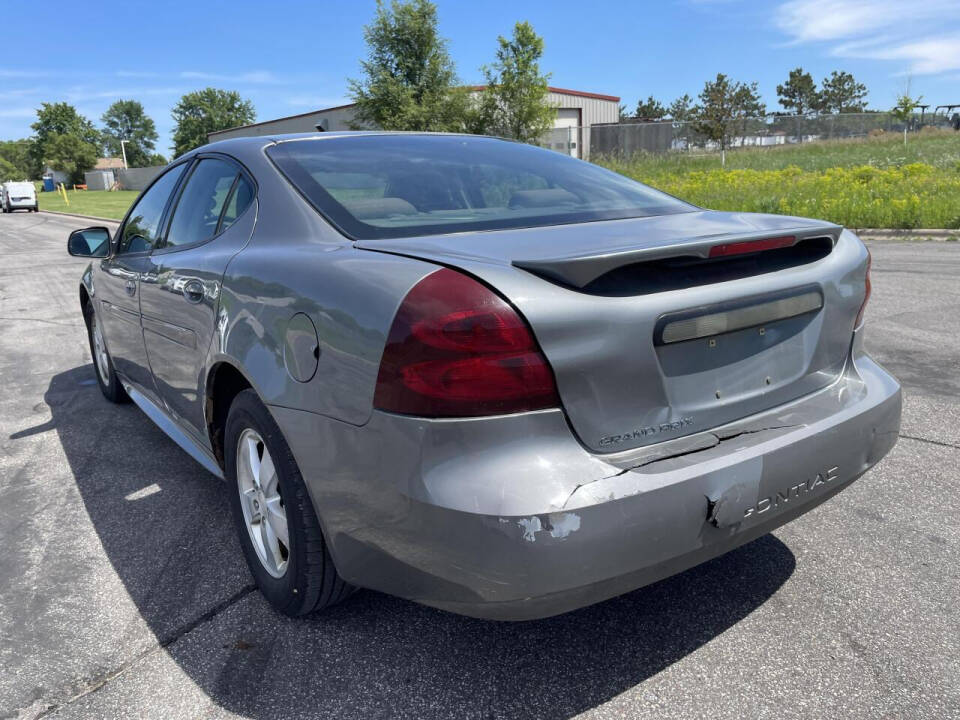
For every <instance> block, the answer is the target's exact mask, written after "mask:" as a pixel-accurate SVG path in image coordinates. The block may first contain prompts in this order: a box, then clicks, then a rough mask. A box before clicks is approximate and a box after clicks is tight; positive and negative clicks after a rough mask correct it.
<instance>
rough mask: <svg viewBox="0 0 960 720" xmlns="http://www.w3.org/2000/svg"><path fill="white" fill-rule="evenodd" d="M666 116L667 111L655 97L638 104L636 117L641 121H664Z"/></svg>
mask: <svg viewBox="0 0 960 720" xmlns="http://www.w3.org/2000/svg"><path fill="white" fill-rule="evenodd" d="M666 114H667V109H666V108H665V107H664V106H663V105H662V104H661V103H660V101H659V100H657V99H656V98H654V97H653V95H651V96H650V97H648V98H647V99H646V100H640V101H638V102H637V112H636V113H635V115H636V116H637V117H638V118H639V119H641V120H662V119H663V118H664V117H665V116H666Z"/></svg>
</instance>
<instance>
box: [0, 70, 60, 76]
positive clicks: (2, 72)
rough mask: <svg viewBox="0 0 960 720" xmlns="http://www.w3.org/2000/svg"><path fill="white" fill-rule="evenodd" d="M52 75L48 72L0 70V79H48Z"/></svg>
mask: <svg viewBox="0 0 960 720" xmlns="http://www.w3.org/2000/svg"><path fill="white" fill-rule="evenodd" d="M51 74H52V73H51V72H50V71H49V70H2V69H0V78H39V77H49V76H50V75H51Z"/></svg>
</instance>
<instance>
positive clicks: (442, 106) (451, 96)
mask: <svg viewBox="0 0 960 720" xmlns="http://www.w3.org/2000/svg"><path fill="white" fill-rule="evenodd" d="M363 34H364V39H365V40H366V43H367V59H366V60H363V61H361V63H360V67H361V70H362V71H363V78H362V79H360V80H350V81H349V83H350V95H351V97H352V99H353V101H354V103H356V108H355V110H354V117H355V122H354V127H355V128H358V129H359V128H363V127H372V128H380V129H383V130H432V131H449V130H462V129H463V127H464V123H465V121H466V115H467V107H468V105H469V97H468V91H467V89H466V88H460V87H458V81H457V74H456V71H455V69H454V65H453V61H452V60H451V59H450V55H449V53H448V52H447V43H446V41H445V40H444V39H443V38H441V37H440V34H439V32H438V29H437V8H436V5H434V4H433V3H432V2H429V1H428V0H409V1H408V2H401V1H400V0H393V2H392V3H391V4H390V6H389V7H388V6H387V5H385V4H384V2H382V0H377V12H376V15H375V16H374V19H373V22H372V23H370V24H369V25H367V26H366V27H365V28H364V33H363Z"/></svg>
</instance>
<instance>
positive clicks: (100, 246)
mask: <svg viewBox="0 0 960 720" xmlns="http://www.w3.org/2000/svg"><path fill="white" fill-rule="evenodd" d="M67 252H68V253H70V254H71V255H73V256H74V257H91V258H102V257H106V256H107V255H108V254H109V252H110V231H109V230H107V228H105V227H90V228H86V229H84V230H74V231H73V232H72V233H70V237H69V238H67Z"/></svg>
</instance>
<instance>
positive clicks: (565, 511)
mask: <svg viewBox="0 0 960 720" xmlns="http://www.w3.org/2000/svg"><path fill="white" fill-rule="evenodd" d="M855 348H856V349H855V352H854V356H855V361H854V362H851V363H849V366H848V368H847V370H846V371H845V373H844V375H843V376H842V377H841V378H840V379H839V380H838V381H837V382H836V383H834V384H833V385H831V386H830V387H828V388H826V389H824V390H821V391H819V392H817V393H814V394H812V395H809V396H807V397H805V398H802V399H800V400H798V401H795V402H793V403H790V404H788V405H785V406H782V407H779V408H776V409H775V410H771V411H768V412H766V413H763V414H761V415H758V416H754V417H751V418H749V419H746V420H744V421H740V422H739V423H733V424H731V425H729V426H726V427H724V428H719V429H715V430H713V431H712V432H710V433H700V434H698V435H696V436H689V437H687V438H681V439H679V440H677V441H673V442H671V443H661V444H659V445H658V446H652V447H650V448H645V449H643V450H642V451H641V452H639V453H633V454H630V453H625V454H620V455H609V456H598V455H594V454H591V453H589V452H587V451H586V450H584V449H583V448H582V446H581V445H580V444H579V443H578V442H577V441H576V440H575V438H574V437H573V435H572V434H571V432H570V430H569V428H568V427H567V425H566V423H565V420H564V418H563V415H562V413H561V412H560V411H545V412H540V413H529V414H523V415H516V416H509V417H501V418H492V419H491V418H484V419H476V420H454V421H433V420H423V419H418V418H404V417H398V416H392V415H388V414H383V413H374V417H373V418H372V419H371V421H370V423H368V424H367V425H366V426H364V427H362V428H361V427H354V426H350V425H346V424H344V423H339V422H337V421H333V420H330V419H329V418H323V417H321V416H318V415H312V414H310V413H303V412H300V411H292V410H287V409H283V408H271V410H272V411H273V412H274V415H275V417H276V418H277V420H278V423H279V424H280V426H281V428H282V429H283V431H284V433H285V435H286V437H287V439H288V441H289V442H290V445H291V448H292V449H293V451H294V454H295V456H296V458H297V461H298V463H299V464H300V468H301V470H302V471H303V474H304V477H305V478H307V482H308V487H309V489H310V492H311V495H312V497H313V500H314V503H315V505H316V507H317V509H318V512H319V515H320V518H321V523H322V524H323V527H324V530H325V534H326V537H327V538H328V540H329V543H330V549H331V552H332V554H333V556H334V560H335V562H336V563H337V567H338V569H339V571H340V573H341V574H342V575H343V576H344V577H345V578H346V579H347V580H348V581H350V582H353V583H355V584H358V585H361V586H364V587H368V588H373V589H376V590H381V591H384V592H387V593H390V594H393V595H399V596H401V597H406V598H409V599H411V600H415V601H418V602H421V603H425V604H428V605H433V606H436V607H440V608H444V609H447V610H451V611H454V612H457V613H462V614H465V615H472V616H476V617H485V618H494V619H503V620H524V619H534V618H540V617H546V616H550V615H555V614H558V613H562V612H566V611H569V610H572V609H575V608H578V607H582V606H584V605H588V604H591V603H594V602H598V601H600V600H604V599H607V598H609V597H613V596H615V595H618V594H621V593H624V592H627V591H629V590H632V589H635V588H638V587H641V586H643V585H646V584H649V583H652V582H655V581H657V580H660V579H662V578H665V577H668V576H670V575H673V574H675V573H678V572H681V571H683V570H685V569H687V568H689V567H692V566H694V565H696V564H698V563H701V562H704V561H705V560H708V559H710V558H712V557H715V556H717V555H720V554H722V553H724V552H727V551H728V550H731V549H733V548H735V547H737V546H739V545H742V544H744V543H746V542H749V541H750V540H753V539H755V538H757V537H759V536H761V535H763V534H765V533H767V532H770V531H771V530H773V529H774V528H776V527H778V526H779V525H782V524H783V523H785V522H787V521H789V520H792V519H793V518H795V517H797V516H798V515H801V514H803V513H804V512H807V511H808V510H810V509H812V508H813V507H815V506H816V505H818V504H819V503H821V502H823V501H824V500H826V499H827V498H829V497H831V496H832V495H834V494H835V493H837V492H839V491H840V490H842V489H843V488H844V487H846V486H847V485H848V484H849V483H851V482H853V481H854V480H856V479H857V478H858V477H860V476H861V475H862V474H863V473H864V472H865V471H866V470H867V469H868V468H870V467H871V466H872V465H874V464H875V463H877V462H878V461H879V460H880V459H881V458H882V457H883V456H884V455H885V454H886V453H887V452H888V451H889V450H890V449H891V448H892V447H893V445H894V444H895V442H896V439H897V435H898V432H899V426H900V407H901V399H900V387H899V385H898V383H897V381H896V380H895V379H894V378H893V377H891V376H890V375H889V374H887V373H886V372H885V371H884V370H883V369H882V368H881V367H880V366H879V365H877V364H876V363H875V362H873V360H871V359H870V358H869V357H868V356H867V355H865V354H863V353H862V351H860V350H859V349H858V348H859V343H857V342H855ZM358 458H360V460H359V461H358Z"/></svg>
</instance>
